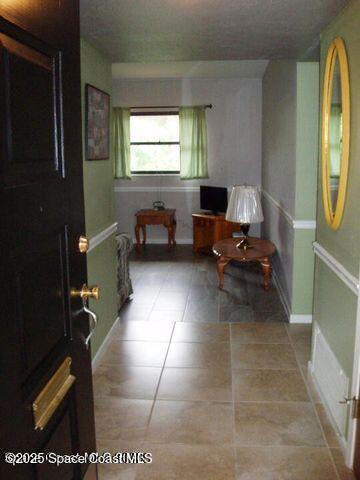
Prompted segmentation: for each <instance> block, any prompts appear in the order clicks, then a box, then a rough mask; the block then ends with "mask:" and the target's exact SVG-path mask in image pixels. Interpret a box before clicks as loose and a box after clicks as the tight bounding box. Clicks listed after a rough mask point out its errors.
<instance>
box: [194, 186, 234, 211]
mask: <svg viewBox="0 0 360 480" xmlns="http://www.w3.org/2000/svg"><path fill="white" fill-rule="evenodd" d="M227 204H228V194H227V188H224V187H208V186H204V185H200V208H201V210H210V211H211V212H212V213H213V214H214V215H217V214H218V213H219V212H221V213H225V212H226V209H227Z"/></svg>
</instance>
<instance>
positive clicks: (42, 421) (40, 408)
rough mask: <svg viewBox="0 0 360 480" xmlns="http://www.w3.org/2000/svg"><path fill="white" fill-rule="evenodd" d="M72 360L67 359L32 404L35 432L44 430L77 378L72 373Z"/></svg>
mask: <svg viewBox="0 0 360 480" xmlns="http://www.w3.org/2000/svg"><path fill="white" fill-rule="evenodd" d="M71 362H72V360H71V358H70V357H67V358H66V359H65V360H64V361H63V363H62V364H61V365H60V367H59V368H58V369H57V371H56V372H55V373H54V375H53V376H52V377H51V378H50V380H49V381H48V383H47V384H46V385H45V387H44V388H43V389H42V390H41V392H40V393H39V395H38V396H37V397H36V399H35V400H34V402H33V404H32V408H33V412H34V420H35V430H38V429H40V430H43V429H44V428H45V426H46V424H47V423H48V421H49V420H50V418H51V417H52V416H53V413H54V412H55V411H56V409H57V407H58V406H59V405H60V403H61V401H62V400H63V398H64V397H65V395H66V394H67V392H68V391H69V390H70V388H71V386H72V384H73V383H74V382H75V380H76V378H75V377H74V375H71V373H70V367H71Z"/></svg>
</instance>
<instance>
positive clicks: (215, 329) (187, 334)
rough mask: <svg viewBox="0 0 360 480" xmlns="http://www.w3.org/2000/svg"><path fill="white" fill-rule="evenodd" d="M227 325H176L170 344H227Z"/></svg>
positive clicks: (228, 335)
mask: <svg viewBox="0 0 360 480" xmlns="http://www.w3.org/2000/svg"><path fill="white" fill-rule="evenodd" d="M229 338H230V334H229V325H228V324H216V323H203V324H201V323H200V324H199V323H190V322H183V323H177V324H176V326H175V330H174V334H173V337H172V342H203V343H207V342H227V341H229Z"/></svg>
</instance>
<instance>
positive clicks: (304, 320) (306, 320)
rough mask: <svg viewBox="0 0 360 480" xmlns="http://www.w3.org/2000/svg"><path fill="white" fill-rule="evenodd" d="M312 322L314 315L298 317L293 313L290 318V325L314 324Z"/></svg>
mask: <svg viewBox="0 0 360 480" xmlns="http://www.w3.org/2000/svg"><path fill="white" fill-rule="evenodd" d="M312 321H313V316H312V315H297V314H295V313H292V314H291V315H290V318H289V322H290V323H312Z"/></svg>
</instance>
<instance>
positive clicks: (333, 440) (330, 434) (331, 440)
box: [315, 403, 340, 448]
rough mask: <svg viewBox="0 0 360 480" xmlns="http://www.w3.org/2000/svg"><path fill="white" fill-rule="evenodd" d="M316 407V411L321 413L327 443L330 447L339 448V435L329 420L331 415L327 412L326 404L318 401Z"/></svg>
mask: <svg viewBox="0 0 360 480" xmlns="http://www.w3.org/2000/svg"><path fill="white" fill-rule="evenodd" d="M315 408H316V411H317V413H318V415H319V418H320V423H321V426H322V428H323V430H324V435H325V438H326V442H327V444H328V445H329V447H334V448H338V447H339V446H340V443H339V437H338V435H337V434H336V432H335V430H334V428H333V426H332V424H331V422H330V420H329V417H328V415H327V413H326V410H325V407H324V405H322V404H320V403H317V404H316V405H315Z"/></svg>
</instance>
